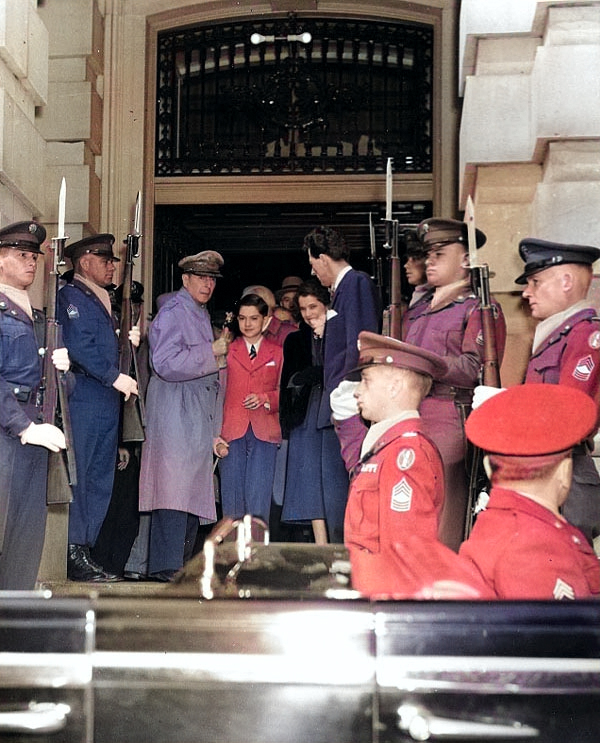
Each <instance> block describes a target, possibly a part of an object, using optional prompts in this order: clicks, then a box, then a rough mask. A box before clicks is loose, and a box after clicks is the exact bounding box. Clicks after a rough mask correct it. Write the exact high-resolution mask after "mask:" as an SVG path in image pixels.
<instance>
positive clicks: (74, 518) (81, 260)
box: [58, 234, 139, 582]
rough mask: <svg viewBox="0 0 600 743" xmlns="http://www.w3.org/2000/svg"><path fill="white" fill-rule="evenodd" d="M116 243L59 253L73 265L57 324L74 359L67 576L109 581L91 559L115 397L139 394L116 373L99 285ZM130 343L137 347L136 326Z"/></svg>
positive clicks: (115, 426)
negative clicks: (74, 470)
mask: <svg viewBox="0 0 600 743" xmlns="http://www.w3.org/2000/svg"><path fill="white" fill-rule="evenodd" d="M114 241H115V238H114V236H113V235H110V234H99V235H94V236H92V237H86V238H84V239H83V240H79V241H78V242H76V243H73V244H71V245H69V246H68V247H67V248H66V249H65V256H66V257H67V258H70V260H71V261H72V263H73V268H74V277H73V279H72V283H69V284H67V285H66V286H63V287H62V289H61V290H60V291H59V293H58V319H59V322H60V324H61V325H62V328H63V333H64V339H65V344H66V346H67V348H68V349H69V354H70V356H71V359H72V361H73V371H74V373H75V379H76V382H75V388H74V390H73V392H72V394H71V396H70V398H69V405H70V409H71V422H72V426H73V440H74V446H75V458H76V461H77V485H76V486H74V488H73V502H72V503H71V507H70V513H69V545H68V554H67V577H68V578H69V579H70V580H76V581H91V582H110V581H115V580H119V578H118V577H117V576H116V575H114V574H112V573H109V572H106V571H105V570H104V569H103V568H102V566H100V565H98V564H97V563H96V562H94V560H92V558H91V556H90V548H91V547H92V546H93V545H94V544H95V542H96V539H97V537H98V534H99V532H100V528H101V526H102V522H103V521H104V517H105V516H106V511H107V509H108V505H109V502H110V497H111V493H112V487H113V479H114V472H115V461H116V457H117V444H118V435H119V410H120V394H119V393H121V394H123V395H124V396H125V399H129V397H130V395H137V392H138V388H137V383H136V381H135V379H133V378H132V377H130V376H129V375H128V374H123V373H122V372H120V371H119V348H118V339H117V334H116V329H117V323H116V319H115V318H114V317H113V314H112V308H111V303H110V297H109V295H108V292H107V290H106V288H105V287H107V286H109V285H110V283H111V282H112V278H113V274H114V262H115V261H118V260H119V258H117V257H116V256H115V255H114V254H113V244H114ZM130 340H131V342H132V343H133V344H135V345H137V344H138V343H139V329H138V328H135V329H132V331H131V335H130Z"/></svg>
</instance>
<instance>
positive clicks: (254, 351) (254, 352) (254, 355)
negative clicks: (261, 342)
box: [250, 346, 256, 361]
mask: <svg viewBox="0 0 600 743" xmlns="http://www.w3.org/2000/svg"><path fill="white" fill-rule="evenodd" d="M250 358H251V359H252V361H254V359H255V358H256V348H254V346H250Z"/></svg>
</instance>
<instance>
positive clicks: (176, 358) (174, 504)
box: [140, 250, 229, 581]
mask: <svg viewBox="0 0 600 743" xmlns="http://www.w3.org/2000/svg"><path fill="white" fill-rule="evenodd" d="M222 265H223V258H222V257H221V255H220V254H219V253H217V252H215V251H214V250H205V251H203V252H201V253H198V254H197V255H191V256H187V257H185V258H183V259H182V260H181V261H180V262H179V267H180V268H181V269H182V271H183V279H182V281H183V287H182V288H181V289H180V290H179V291H178V292H177V293H176V294H174V295H172V296H171V297H169V299H167V301H166V302H165V304H164V305H163V306H162V307H161V308H160V310H159V312H158V314H157V315H156V318H155V319H154V321H153V322H152V325H151V328H150V332H149V334H148V340H149V344H150V362H151V367H152V376H151V378H150V382H149V384H148V392H147V398H146V441H145V443H144V446H143V450H142V463H141V473H140V511H151V525H150V550H149V557H148V574H149V576H150V577H152V578H155V579H156V580H161V581H170V580H171V579H172V578H173V576H174V574H175V573H176V572H177V571H178V570H179V569H180V568H181V567H182V566H183V564H184V562H185V561H186V559H187V558H189V557H190V556H191V549H192V547H193V545H194V541H195V538H196V533H197V531H198V524H199V523H202V524H210V523H212V522H214V521H216V507H215V495H214V485H213V474H212V472H213V468H212V456H213V455H212V451H213V440H214V438H215V437H216V436H217V435H218V433H219V431H220V429H221V419H222V398H221V396H220V394H219V371H218V361H217V357H219V356H221V357H222V356H223V355H225V354H226V353H227V349H228V345H229V341H228V340H226V339H225V338H219V339H218V340H214V336H213V331H212V326H211V322H210V316H209V313H208V310H207V309H206V303H207V302H208V301H209V300H210V298H211V296H212V293H213V291H214V288H215V284H216V279H217V277H219V276H221V273H220V268H221V266H222Z"/></svg>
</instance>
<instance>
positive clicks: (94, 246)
mask: <svg viewBox="0 0 600 743" xmlns="http://www.w3.org/2000/svg"><path fill="white" fill-rule="evenodd" d="M114 242H115V237H114V235H110V234H108V233H102V234H100V235H91V236H90V237H84V238H83V240H79V241H78V242H76V243H71V245H67V247H66V248H65V256H66V257H67V258H70V259H71V261H74V260H77V258H81V256H82V255H87V254H90V255H105V256H109V257H110V258H112V259H113V261H120V260H121V259H120V258H117V256H116V255H115V254H114V253H113V245H114Z"/></svg>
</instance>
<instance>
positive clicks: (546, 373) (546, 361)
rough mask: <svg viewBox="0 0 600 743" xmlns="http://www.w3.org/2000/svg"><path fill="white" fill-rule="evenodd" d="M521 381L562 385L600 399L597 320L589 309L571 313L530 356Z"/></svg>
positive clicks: (599, 331)
mask: <svg viewBox="0 0 600 743" xmlns="http://www.w3.org/2000/svg"><path fill="white" fill-rule="evenodd" d="M525 382H536V383H542V382H543V383H545V384H566V385H568V386H569V387H577V388H578V389H580V390H581V391H582V392H585V393H586V395H589V396H590V397H591V398H592V399H593V400H595V402H596V404H598V402H599V401H600V319H599V318H597V317H596V312H595V310H594V309H593V308H591V307H590V308H586V309H583V310H581V311H580V312H577V313H575V314H574V315H571V317H569V318H567V320H565V322H564V323H563V324H562V325H561V326H560V327H558V328H557V329H556V330H555V331H553V332H552V333H550V334H549V335H548V337H547V338H545V339H544V340H543V341H542V343H540V345H539V347H538V348H537V350H536V351H535V353H534V354H533V355H532V356H531V358H530V360H529V363H528V365H527V371H526V373H525Z"/></svg>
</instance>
